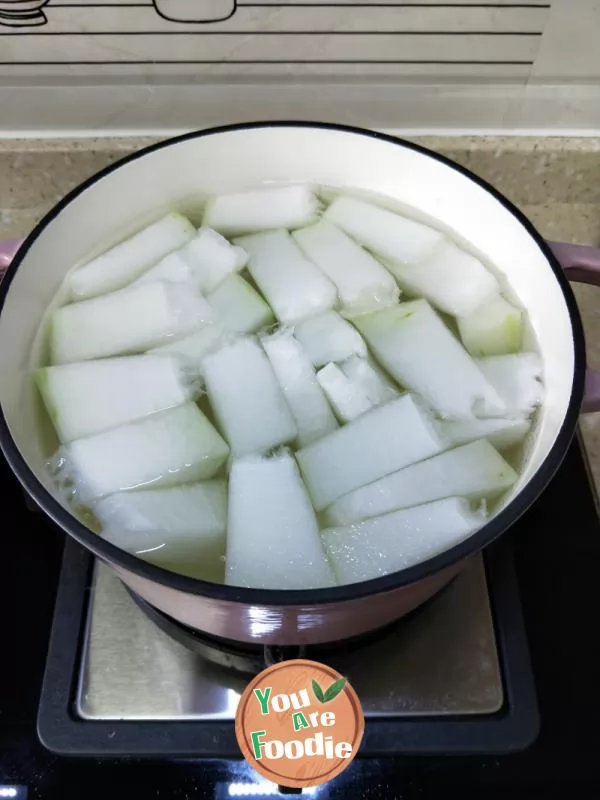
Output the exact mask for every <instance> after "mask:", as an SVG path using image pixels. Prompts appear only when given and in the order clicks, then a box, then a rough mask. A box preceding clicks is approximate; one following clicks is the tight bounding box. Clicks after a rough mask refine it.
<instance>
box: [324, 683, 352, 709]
mask: <svg viewBox="0 0 600 800" xmlns="http://www.w3.org/2000/svg"><path fill="white" fill-rule="evenodd" d="M347 682H348V679H347V678H340V679H339V680H337V681H335V683H332V684H331V686H330V687H329V689H327V691H326V692H325V695H324V700H323V701H322V702H324V703H328V702H329V701H330V700H333V699H334V698H336V697H337V696H338V694H339V693H340V692H341V691H342V689H343V688H344V686H345V685H346V683H347Z"/></svg>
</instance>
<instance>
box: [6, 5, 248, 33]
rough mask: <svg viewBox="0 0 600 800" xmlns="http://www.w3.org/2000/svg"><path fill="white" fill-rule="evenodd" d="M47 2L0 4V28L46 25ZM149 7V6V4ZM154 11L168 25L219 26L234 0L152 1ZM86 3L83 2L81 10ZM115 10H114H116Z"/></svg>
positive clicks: (234, 8) (233, 8)
mask: <svg viewBox="0 0 600 800" xmlns="http://www.w3.org/2000/svg"><path fill="white" fill-rule="evenodd" d="M49 2H50V0H0V26H5V27H9V28H20V27H36V26H40V25H45V24H46V23H47V22H48V19H47V17H46V14H45V13H44V11H43V10H42V9H43V8H44V6H47V5H48V3H49ZM149 4H150V3H149ZM152 5H153V7H154V10H155V11H156V12H157V14H159V16H161V17H162V18H163V19H165V20H167V21H168V22H184V23H185V22H188V23H196V24H198V23H202V22H206V23H210V22H222V21H223V20H226V19H229V18H230V17H231V16H233V14H235V11H236V7H237V2H236V0H152ZM84 6H85V2H83V1H82V6H81V7H84ZM116 9H118V6H115V10H116Z"/></svg>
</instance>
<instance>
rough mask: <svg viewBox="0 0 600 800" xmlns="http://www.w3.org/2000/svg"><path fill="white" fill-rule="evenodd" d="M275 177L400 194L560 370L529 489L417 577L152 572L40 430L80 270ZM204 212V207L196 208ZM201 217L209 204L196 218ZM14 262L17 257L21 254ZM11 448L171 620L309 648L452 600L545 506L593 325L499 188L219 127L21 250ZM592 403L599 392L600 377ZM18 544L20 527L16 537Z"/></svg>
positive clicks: (591, 257) (7, 441)
mask: <svg viewBox="0 0 600 800" xmlns="http://www.w3.org/2000/svg"><path fill="white" fill-rule="evenodd" d="M265 181H279V182H282V181H283V182H288V181H311V182H315V183H317V184H324V185H328V186H335V187H340V188H343V187H348V188H351V189H353V190H356V189H360V190H366V191H368V192H373V193H376V194H378V195H383V196H386V197H387V198H390V199H391V200H392V201H394V202H397V203H399V204H406V205H408V206H411V207H412V208H413V209H415V210H416V212H418V213H423V214H425V215H427V216H430V217H434V218H436V219H437V220H439V221H440V223H441V224H442V225H443V226H445V227H447V228H449V229H451V230H453V231H454V232H455V233H456V234H457V235H458V236H460V237H462V238H463V239H465V240H466V241H467V242H469V243H471V245H472V246H474V247H475V248H476V249H477V250H479V251H481V253H482V254H483V255H484V256H485V257H486V258H487V259H488V260H489V262H491V264H493V265H494V266H495V268H496V269H497V270H499V271H500V272H502V273H504V274H505V275H506V277H507V279H508V282H509V283H510V285H511V287H512V289H513V291H514V292H515V294H516V295H517V297H518V298H519V300H520V302H521V303H522V305H523V306H524V307H525V308H526V309H527V311H528V313H529V319H530V322H531V325H532V328H533V331H534V332H535V336H536V338H537V341H538V343H539V349H540V352H541V356H542V359H543V364H544V381H545V387H546V402H545V404H544V407H543V409H542V410H541V412H540V414H539V419H538V422H537V430H536V433H535V437H534V441H533V443H532V446H531V448H530V452H529V456H528V460H527V463H526V465H525V468H524V470H523V471H522V474H521V476H520V479H519V481H518V484H517V485H516V486H515V487H514V490H513V491H512V493H511V495H510V496H509V497H508V499H507V500H506V502H505V503H504V505H503V507H502V508H501V509H500V510H499V511H498V513H496V515H495V516H494V517H493V518H492V519H491V520H490V521H489V522H488V523H487V524H486V525H485V527H483V528H482V529H481V530H479V531H477V532H476V533H475V534H473V535H472V536H471V537H470V538H468V539H466V540H465V541H463V542H461V543H460V544H458V545H456V546H455V547H453V548H452V549H450V550H447V551H446V552H444V553H441V554H439V555H436V556H435V557H434V558H431V559H430V560H428V561H426V562H424V563H421V564H418V565H416V566H414V567H412V568H410V569H407V570H404V571H402V572H397V573H394V574H391V575H387V576H385V577H382V578H377V579H375V580H371V581H366V582H364V583H360V584H353V585H350V586H340V587H337V588H331V589H323V590H317V591H263V590H259V589H242V588H236V587H231V586H225V585H220V584H219V585H217V584H211V583H207V582H204V581H200V580H196V579H193V578H187V577H183V576H181V575H176V574H174V573H171V572H168V571H166V570H163V569H161V568H159V567H156V566H153V565H150V564H147V563H146V562H144V561H142V560H141V559H138V558H136V557H135V556H132V555H129V554H128V553H126V552H124V551H122V550H120V549H119V548H117V547H115V546H114V545H112V544H109V543H108V542H106V541H104V540H103V539H102V538H101V537H100V536H98V535H97V534H95V533H92V532H91V531H90V530H88V529H87V528H86V527H85V525H83V524H82V523H81V522H80V521H79V520H78V519H77V518H76V517H75V516H73V515H72V514H71V513H70V511H69V510H68V507H66V506H65V505H63V503H62V502H61V500H60V499H59V497H58V496H57V494H56V493H55V492H54V490H53V487H52V485H51V482H50V480H49V478H48V476H47V474H46V471H45V466H44V465H45V462H46V460H47V458H48V456H49V455H50V453H49V452H48V450H47V445H46V444H45V443H44V441H43V440H42V437H40V436H38V435H36V433H35V431H36V429H37V423H36V414H37V413H38V412H39V401H38V400H37V398H36V396H35V392H34V390H33V386H32V380H31V348H32V342H33V340H34V337H35V334H36V331H37V329H38V326H39V324H40V319H41V317H42V315H43V313H44V311H45V309H46V308H47V306H48V304H49V302H50V301H51V299H52V298H53V296H54V295H55V293H56V291H57V290H58V288H59V286H60V284H61V281H62V280H63V278H64V276H65V274H66V272H67V270H68V269H69V267H70V266H71V265H73V264H75V263H76V262H79V261H81V260H82V259H84V258H85V257H86V256H87V255H88V254H90V253H91V252H92V251H94V250H96V249H98V248H101V247H103V246H106V245H107V244H108V243H110V242H111V241H113V240H114V239H115V236H120V235H124V234H126V233H128V232H129V231H132V230H134V229H136V227H139V226H140V225H141V224H143V223H144V222H146V221H148V220H151V219H153V218H155V217H157V216H158V215H160V214H161V213H163V212H164V211H165V210H166V209H172V208H178V209H180V210H182V211H183V212H184V213H185V212H186V211H190V202H191V201H190V198H194V197H195V198H198V195H199V194H213V193H219V192H227V191H231V190H239V189H240V188H246V187H253V186H256V185H258V184H261V183H264V182H265ZM196 202H197V200H196ZM196 210H197V209H196ZM555 247H556V253H557V254H558V256H559V257H560V258H561V259H562V260H563V261H564V262H566V263H565V265H566V266H567V267H574V268H577V271H576V273H575V277H576V279H578V280H582V279H583V280H588V281H590V282H595V280H596V276H597V272H595V269H597V268H598V266H599V264H600V259H599V258H598V253H597V252H595V251H592V250H591V249H590V248H582V249H581V250H577V249H574V248H572V247H571V246H567V245H555ZM4 249H5V261H8V250H9V248H8V247H7V246H5V248H4ZM0 375H1V382H0V409H1V415H0V442H1V446H2V450H3V452H4V455H5V457H6V458H7V460H8V462H9V463H10V465H11V467H12V469H13V470H14V472H15V474H16V475H17V477H18V478H19V480H20V481H21V483H22V484H23V486H24V487H25V489H26V490H27V491H28V492H29V494H30V495H31V496H32V498H33V499H34V500H35V502H36V503H37V504H38V505H39V506H40V507H41V508H42V509H43V510H44V512H45V513H46V514H47V515H48V516H49V517H51V518H52V519H53V520H54V522H55V523H56V524H57V525H59V526H60V527H61V528H63V530H65V531H66V532H67V533H69V534H70V535H71V536H73V537H74V538H75V539H76V540H77V541H78V542H80V543H81V544H83V545H85V547H87V548H89V549H90V550H91V551H92V552H93V553H94V554H95V555H96V556H98V557H99V558H101V559H102V560H104V561H105V562H107V563H108V564H110V565H111V566H112V567H113V568H114V569H115V571H116V572H117V573H118V574H119V576H120V577H121V578H122V580H123V581H124V582H125V583H126V584H127V586H128V587H130V588H131V589H132V590H133V591H134V592H136V593H137V594H138V595H140V596H141V597H142V598H143V599H145V600H146V601H148V602H149V603H150V604H152V605H153V606H155V607H156V608H157V609H159V610H160V611H162V612H164V613H166V614H167V615H169V616H170V617H172V618H174V619H175V620H178V621H179V622H182V623H184V624H185V625H187V626H189V627H191V628H194V629H196V630H199V631H202V632H205V633H209V634H211V635H213V636H219V637H223V638H226V639H234V640H241V641H246V642H262V643H265V644H268V643H271V644H282V645H285V644H308V643H316V642H327V641H333V640H339V639H341V638H344V637H352V636H356V635H359V634H362V633H365V632H367V631H370V630H373V629H376V628H378V627H380V626H383V625H385V624H387V623H389V622H391V621H393V620H395V619H397V618H399V617H402V616H403V615H404V614H406V613H408V612H409V611H411V610H412V609H414V608H415V607H417V606H418V605H420V604H421V603H423V602H424V601H425V600H426V599H428V598H429V597H431V596H432V595H433V594H435V593H436V592H437V591H438V590H440V589H441V588H442V587H443V586H444V585H445V584H446V583H448V582H449V581H450V580H451V579H452V577H454V576H455V575H456V574H457V573H458V571H459V570H460V569H461V568H462V567H463V566H464V564H465V561H466V559H468V558H469V556H471V555H473V554H474V553H476V552H478V551H479V550H481V549H482V548H483V547H485V546H486V545H487V544H489V543H490V542H491V541H492V540H493V539H495V538H496V537H497V536H498V535H499V534H501V533H502V532H503V531H505V530H506V529H507V528H509V527H510V525H512V524H513V523H514V522H515V520H517V519H518V518H519V517H520V516H521V514H523V512H524V511H525V510H526V509H527V507H528V506H529V505H530V504H531V503H532V502H533V501H534V500H535V499H536V498H537V497H538V496H539V495H540V493H541V492H542V491H543V489H544V488H545V486H546V485H547V483H548V481H549V480H550V478H551V477H552V475H553V474H554V472H555V470H556V469H557V467H558V466H559V464H560V462H561V460H562V458H563V456H564V455H565V452H566V449H567V447H568V445H569V443H570V441H571V438H572V436H573V433H574V431H575V426H576V423H577V417H578V415H579V412H580V410H581V407H582V401H583V397H584V386H585V378H586V367H585V349H584V340H583V334H582V325H581V320H580V317H579V313H578V310H577V306H576V304H575V301H574V298H573V294H572V292H571V289H570V287H569V284H568V281H567V279H566V277H565V274H564V271H563V269H562V268H561V264H560V263H559V260H558V258H557V257H556V255H555V253H554V252H553V250H552V248H551V247H550V246H549V245H548V243H546V242H544V240H543V239H542V238H541V236H540V235H539V234H538V233H537V232H536V231H535V229H534V228H533V226H532V225H531V223H529V222H528V220H527V219H526V218H525V217H524V216H523V215H522V214H521V213H520V212H519V211H518V210H517V209H516V208H515V207H514V206H513V205H512V204H511V203H509V202H508V201H507V200H506V199H505V198H504V197H502V196H501V195H500V194H498V192H496V191H495V190H494V189H493V188H492V187H491V186H489V185H488V184H486V183H485V182H484V181H482V180H481V179H479V178H478V177H476V176H475V175H473V174H471V173H469V172H468V171H467V170H465V169H463V168H462V167H459V166H458V165H456V164H454V163H453V162H451V161H449V160H448V159H445V158H443V157H442V156H439V155H437V154H435V153H432V152H429V151H427V150H425V149H423V148H421V147H418V146H416V145H414V144H410V143H408V142H404V141H401V140H399V139H395V138H392V137H389V136H384V135H381V134H377V133H373V132H370V131H365V130H359V129H355V128H348V127H344V126H337V125H328V124H310V123H295V122H291V123H287V122H277V123H256V124H246V125H234V126H230V127H225V128H218V129H211V130H205V131H200V132H198V133H192V134H188V135H185V136H181V137H178V138H176V139H172V140H169V141H166V142H162V143H160V144H157V145H154V146H152V147H149V148H146V149H144V150H140V151H139V152H137V153H135V154H133V155H131V156H128V157H127V158H125V159H123V160H122V161H120V162H118V163H116V164H112V165H111V166H110V167H108V168H106V169H105V170H103V171H102V172H100V173H98V174H97V175H95V176H94V177H93V178H91V179H89V180H88V181H86V182H85V183H83V184H82V185H81V186H80V187H78V188H77V189H75V190H74V191H73V192H71V193H70V194H69V195H68V196H67V197H66V198H65V199H64V200H62V201H61V202H60V203H58V205H57V206H55V208H53V209H52V211H51V212H50V213H49V214H48V215H47V216H46V217H45V218H44V219H43V220H42V221H41V222H40V223H39V225H37V227H36V228H35V230H34V231H33V232H32V233H31V235H30V236H29V237H28V238H27V239H26V240H25V242H24V243H23V244H22V245H21V246H20V247H19V248H18V251H17V252H16V255H15V256H14V258H13V259H12V263H11V264H10V266H9V267H8V269H7V271H6V274H5V277H4V279H3V281H2V283H1V284H0ZM588 389H589V393H588V397H587V400H586V402H587V407H588V408H590V409H592V408H598V401H599V398H600V391H599V390H598V389H599V383H598V381H597V380H596V378H595V376H594V375H592V374H590V375H589V377H588ZM7 533H8V535H14V532H11V531H9V532H7Z"/></svg>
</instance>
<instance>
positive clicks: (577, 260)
mask: <svg viewBox="0 0 600 800" xmlns="http://www.w3.org/2000/svg"><path fill="white" fill-rule="evenodd" d="M548 244H549V245H550V248H551V250H552V252H553V253H554V255H555V256H556V258H557V259H558V260H559V262H560V264H561V266H562V268H563V269H564V271H565V273H566V276H567V278H568V279H569V280H570V281H576V282H577V283H589V284H590V285H591V286H600V248H598V247H591V246H590V245H586V244H568V243H567V242H548ZM581 410H582V411H583V412H589V411H600V372H599V371H598V370H596V369H592V368H591V367H588V368H587V371H586V374H585V391H584V393H583V403H582V404H581Z"/></svg>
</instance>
